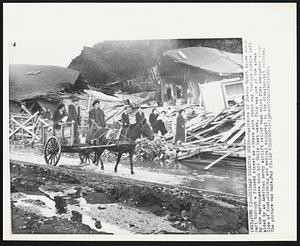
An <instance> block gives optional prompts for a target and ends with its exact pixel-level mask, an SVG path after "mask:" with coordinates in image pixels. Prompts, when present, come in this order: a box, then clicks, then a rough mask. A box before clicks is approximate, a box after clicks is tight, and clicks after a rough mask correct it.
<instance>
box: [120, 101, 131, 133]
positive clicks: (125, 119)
mask: <svg viewBox="0 0 300 246" xmlns="http://www.w3.org/2000/svg"><path fill="white" fill-rule="evenodd" d="M129 110H130V108H129V107H128V106H127V107H126V108H125V112H124V113H123V114H122V127H123V128H126V127H129V126H130V121H129Z"/></svg>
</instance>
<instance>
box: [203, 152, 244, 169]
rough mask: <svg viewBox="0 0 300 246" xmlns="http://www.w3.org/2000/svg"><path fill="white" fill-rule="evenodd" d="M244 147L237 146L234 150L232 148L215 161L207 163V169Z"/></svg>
mask: <svg viewBox="0 0 300 246" xmlns="http://www.w3.org/2000/svg"><path fill="white" fill-rule="evenodd" d="M242 148H244V147H241V148H237V149H234V150H231V151H229V152H228V153H227V154H225V155H223V156H221V157H220V158H218V159H217V160H215V161H214V162H212V163H210V164H209V165H207V166H206V167H204V169H205V170H207V169H209V168H211V167H212V166H214V165H216V164H217V163H218V162H220V161H222V160H223V159H225V158H226V157H227V156H230V155H231V154H233V153H234V152H236V151H239V150H241V149H242Z"/></svg>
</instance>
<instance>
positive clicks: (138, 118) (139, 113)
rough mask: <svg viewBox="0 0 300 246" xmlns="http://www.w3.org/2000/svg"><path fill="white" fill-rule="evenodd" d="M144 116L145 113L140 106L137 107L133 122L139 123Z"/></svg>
mask: <svg viewBox="0 0 300 246" xmlns="http://www.w3.org/2000/svg"><path fill="white" fill-rule="evenodd" d="M144 119H146V118H145V114H144V112H143V111H142V108H141V106H139V107H138V111H137V112H136V114H135V122H136V123H141V122H142V121H143V120H144Z"/></svg>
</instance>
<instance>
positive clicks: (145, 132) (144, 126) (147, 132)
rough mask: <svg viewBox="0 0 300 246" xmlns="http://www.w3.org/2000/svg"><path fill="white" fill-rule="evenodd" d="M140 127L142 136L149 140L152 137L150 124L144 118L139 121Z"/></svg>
mask: <svg viewBox="0 0 300 246" xmlns="http://www.w3.org/2000/svg"><path fill="white" fill-rule="evenodd" d="M140 129H141V134H142V136H143V137H147V138H149V139H150V140H153V139H154V134H153V131H152V129H151V127H150V125H149V124H148V123H147V122H146V119H144V120H143V121H142V122H141V123H140Z"/></svg>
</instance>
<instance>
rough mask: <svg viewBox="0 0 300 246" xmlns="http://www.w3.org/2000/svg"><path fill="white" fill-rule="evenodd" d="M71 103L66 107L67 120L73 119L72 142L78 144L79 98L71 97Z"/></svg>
mask: <svg viewBox="0 0 300 246" xmlns="http://www.w3.org/2000/svg"><path fill="white" fill-rule="evenodd" d="M71 100H72V104H70V105H69V107H68V119H67V121H68V122H72V121H74V143H75V144H79V131H78V126H80V107H79V105H78V101H79V99H78V98H77V97H75V96H73V97H72V98H71Z"/></svg>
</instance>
